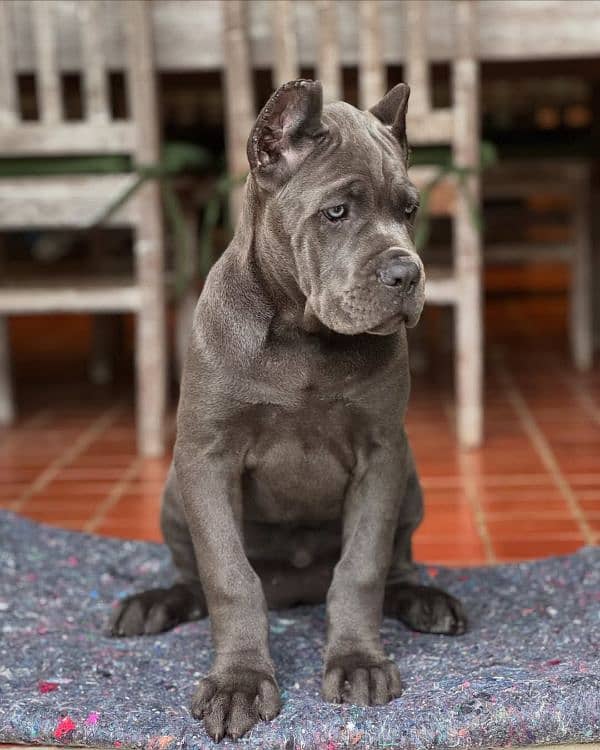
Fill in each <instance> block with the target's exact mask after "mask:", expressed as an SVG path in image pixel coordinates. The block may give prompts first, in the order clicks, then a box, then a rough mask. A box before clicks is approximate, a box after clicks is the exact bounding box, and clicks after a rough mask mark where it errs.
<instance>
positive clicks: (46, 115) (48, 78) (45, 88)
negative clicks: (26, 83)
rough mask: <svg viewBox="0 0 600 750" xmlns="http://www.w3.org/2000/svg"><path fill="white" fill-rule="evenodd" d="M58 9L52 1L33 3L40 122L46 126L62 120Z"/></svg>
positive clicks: (42, 0)
mask: <svg viewBox="0 0 600 750" xmlns="http://www.w3.org/2000/svg"><path fill="white" fill-rule="evenodd" d="M54 9H55V6H54V3H53V2H52V0H34V1H33V2H31V3H30V11H31V13H32V15H33V33H34V39H35V47H36V73H37V95H38V102H39V108H40V119H41V121H42V122H43V123H44V124H45V125H54V124H56V123H58V122H60V120H61V119H62V91H61V82H60V73H59V70H58V57H57V54H56V34H55V29H54Z"/></svg>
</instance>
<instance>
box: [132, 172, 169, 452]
mask: <svg viewBox="0 0 600 750" xmlns="http://www.w3.org/2000/svg"><path fill="white" fill-rule="evenodd" d="M158 197H159V196H158V188H157V186H156V185H155V184H150V183H149V184H146V185H144V187H143V188H141V190H140V193H139V197H138V201H139V203H138V205H139V211H140V224H139V226H138V229H137V236H136V248H135V253H136V265H137V279H138V284H139V287H140V292H141V302H140V309H139V312H138V316H137V321H136V323H137V325H136V371H137V433H138V451H139V453H140V454H141V455H142V456H148V457H151V456H161V455H162V454H163V452H164V434H163V428H164V418H165V408H166V392H167V377H166V369H167V367H166V365H167V357H166V336H165V333H166V331H165V294H164V273H163V267H164V263H163V234H162V222H161V218H160V202H159V200H158Z"/></svg>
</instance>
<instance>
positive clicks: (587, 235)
mask: <svg viewBox="0 0 600 750" xmlns="http://www.w3.org/2000/svg"><path fill="white" fill-rule="evenodd" d="M578 188H579V189H578V190H577V194H576V196H575V201H574V216H573V233H574V252H573V262H572V264H571V286H570V290H569V291H570V294H569V317H570V320H569V327H570V331H569V334H570V335H569V338H570V344H571V356H572V359H573V364H574V365H575V367H576V368H577V369H578V370H581V371H585V370H589V369H590V368H591V367H592V362H593V357H594V354H593V352H594V321H593V315H594V313H593V306H592V296H593V280H592V247H591V232H592V228H591V212H590V199H589V184H588V175H587V173H586V174H584V175H581V177H580V184H579V186H578Z"/></svg>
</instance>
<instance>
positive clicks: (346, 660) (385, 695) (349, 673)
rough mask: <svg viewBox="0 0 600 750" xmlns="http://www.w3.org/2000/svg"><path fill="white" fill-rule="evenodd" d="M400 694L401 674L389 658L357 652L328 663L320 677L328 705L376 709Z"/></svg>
mask: <svg viewBox="0 0 600 750" xmlns="http://www.w3.org/2000/svg"><path fill="white" fill-rule="evenodd" d="M401 692H402V682H401V680H400V672H399V671H398V667H397V666H396V665H395V664H394V662H392V661H389V660H388V659H373V658H372V657H369V656H367V655H365V654H361V653H360V652H356V653H351V654H346V655H345V656H339V657H336V658H333V659H331V660H329V661H328V662H327V664H326V666H325V674H324V677H323V689H322V694H323V698H324V700H326V701H329V702H330V703H354V704H356V705H358V706H379V705H382V704H384V703H389V701H391V700H393V699H394V698H397V697H398V696H399V695H400V693H401Z"/></svg>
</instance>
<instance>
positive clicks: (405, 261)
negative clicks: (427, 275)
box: [377, 258, 421, 294]
mask: <svg viewBox="0 0 600 750" xmlns="http://www.w3.org/2000/svg"><path fill="white" fill-rule="evenodd" d="M420 276H421V269H420V268H419V266H418V265H417V264H416V263H415V262H414V261H412V260H410V259H409V258H396V259H395V260H393V261H392V262H391V263H389V264H388V265H386V266H385V267H384V268H380V269H379V271H378V272H377V277H378V278H379V281H381V283H382V284H385V285H386V286H394V287H397V288H398V291H403V292H406V293H408V294H410V293H411V292H413V291H414V290H415V289H416V287H417V284H418V283H419V277H420Z"/></svg>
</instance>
